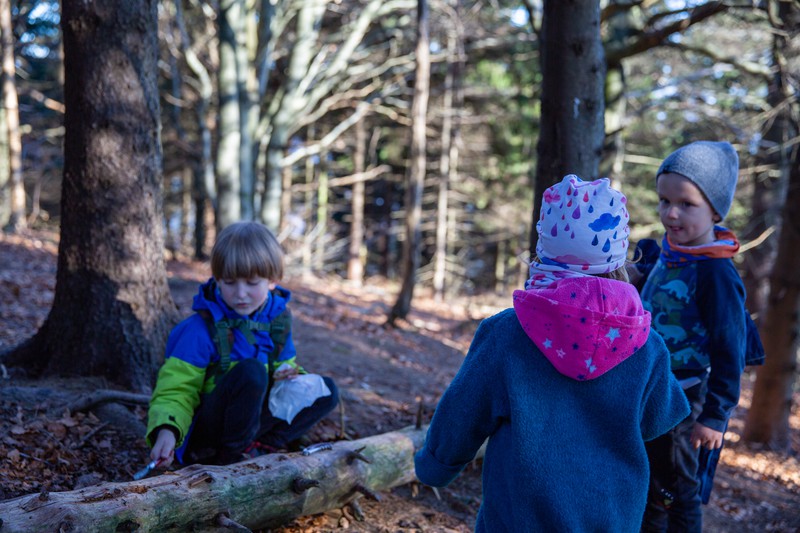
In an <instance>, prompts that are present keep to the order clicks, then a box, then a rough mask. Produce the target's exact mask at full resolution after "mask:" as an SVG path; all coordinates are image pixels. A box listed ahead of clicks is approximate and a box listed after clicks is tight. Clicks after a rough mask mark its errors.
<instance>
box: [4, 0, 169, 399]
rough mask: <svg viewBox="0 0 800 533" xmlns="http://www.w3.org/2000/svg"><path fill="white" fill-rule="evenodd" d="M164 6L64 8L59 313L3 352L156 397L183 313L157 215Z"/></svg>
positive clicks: (140, 0) (71, 4) (151, 1)
mask: <svg viewBox="0 0 800 533" xmlns="http://www.w3.org/2000/svg"><path fill="white" fill-rule="evenodd" d="M156 6H157V1H156V0H129V1H127V2H115V1H113V0H98V1H95V2H83V1H80V0H66V1H64V2H63V3H62V19H61V27H62V32H63V36H64V65H65V86H64V96H65V102H66V113H65V116H64V123H65V130H66V131H65V145H64V156H65V162H64V177H63V182H62V199H61V213H62V215H61V216H62V218H61V240H60V242H59V250H58V270H57V274H56V290H55V297H54V301H53V307H52V309H51V310H50V313H49V315H48V317H47V319H46V320H45V322H44V324H43V325H42V327H41V329H40V330H39V331H38V332H37V333H36V335H35V336H33V337H32V338H31V339H29V340H28V341H27V342H25V343H24V344H22V345H21V346H19V347H17V348H14V349H12V351H11V352H10V353H7V354H5V356H4V362H5V363H6V364H9V365H18V366H22V367H24V368H25V369H27V370H29V371H30V372H31V373H33V374H34V375H80V376H102V377H105V378H107V379H108V380H109V381H110V382H112V383H115V384H117V385H119V386H121V387H125V388H129V389H132V390H134V391H148V390H150V386H151V383H152V379H153V377H154V374H155V371H156V369H157V367H158V364H159V361H160V360H161V358H162V356H163V350H164V345H165V343H166V337H167V334H168V332H169V330H170V328H171V327H172V325H173V323H174V320H175V318H176V314H177V313H176V308H175V304H174V303H173V301H172V297H171V296H170V292H169V288H168V287H167V283H166V269H165V266H164V260H163V236H162V229H161V226H162V215H161V145H160V141H159V130H160V118H159V101H158V86H157V83H156V74H157V50H158V39H157V8H156Z"/></svg>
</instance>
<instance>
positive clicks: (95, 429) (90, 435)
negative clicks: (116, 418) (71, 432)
mask: <svg viewBox="0 0 800 533" xmlns="http://www.w3.org/2000/svg"><path fill="white" fill-rule="evenodd" d="M107 425H108V422H103V423H102V424H100V425H99V426H97V427H96V428H94V429H93V430H91V431H90V432H89V433H87V434H86V435H84V436H83V438H82V439H81V440H80V441H79V442H77V443H76V444H73V445H72V446H70V448H72V449H73V450H75V449H77V448H81V447H83V445H84V444H86V442H87V441H88V440H89V439H91V438H92V437H93V436H94V434H95V433H97V432H98V431H100V430H101V429H103V428H104V427H106V426H107Z"/></svg>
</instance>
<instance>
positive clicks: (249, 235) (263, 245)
mask: <svg viewBox="0 0 800 533" xmlns="http://www.w3.org/2000/svg"><path fill="white" fill-rule="evenodd" d="M211 274H212V275H213V276H214V278H216V279H218V280H219V279H238V278H244V279H251V278H255V277H260V278H265V279H268V280H270V281H280V279H281V278H283V249H282V248H281V245H280V243H278V239H276V238H275V235H273V234H272V232H271V231H270V230H269V229H268V228H267V227H266V226H264V225H262V224H259V223H258V222H234V223H233V224H231V225H230V226H228V227H226V228H225V229H223V230H222V231H221V232H220V233H219V235H218V236H217V241H216V242H215V243H214V247H213V248H212V249H211Z"/></svg>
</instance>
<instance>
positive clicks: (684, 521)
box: [642, 382, 705, 533]
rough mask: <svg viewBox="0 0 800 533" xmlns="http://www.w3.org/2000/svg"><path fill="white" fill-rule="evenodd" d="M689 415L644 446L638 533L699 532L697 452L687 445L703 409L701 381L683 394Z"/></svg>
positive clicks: (703, 394) (700, 511)
mask: <svg viewBox="0 0 800 533" xmlns="http://www.w3.org/2000/svg"><path fill="white" fill-rule="evenodd" d="M684 393H685V394H686V398H687V399H688V400H689V405H691V407H692V412H691V414H690V415H689V416H687V417H686V418H685V419H684V420H683V421H682V422H681V423H680V424H678V425H677V426H675V427H674V428H673V429H672V430H670V431H669V432H668V433H666V434H664V435H662V436H660V437H658V438H657V439H654V440H652V441H650V442H647V443H645V448H646V449H647V457H648V460H649V462H650V490H649V492H648V495H647V507H646V508H645V513H644V519H643V521H642V531H646V532H655V531H670V532H692V533H695V532H696V533H699V532H700V531H701V530H702V526H703V512H702V510H701V507H700V505H701V501H700V482H699V480H698V478H697V462H698V456H699V450H697V449H695V448H694V446H692V443H691V439H690V437H691V435H692V428H693V427H694V424H695V422H696V421H697V417H698V416H700V412H701V411H702V408H703V399H704V397H705V382H703V383H699V384H697V385H695V386H693V387H690V388H688V389H686V390H685V391H684Z"/></svg>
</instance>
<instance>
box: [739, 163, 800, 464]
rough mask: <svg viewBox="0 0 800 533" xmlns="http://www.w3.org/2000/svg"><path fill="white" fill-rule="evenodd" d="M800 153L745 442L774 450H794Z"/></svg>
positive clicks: (799, 284)
mask: <svg viewBox="0 0 800 533" xmlns="http://www.w3.org/2000/svg"><path fill="white" fill-rule="evenodd" d="M799 205H800V150H795V158H794V165H792V171H791V174H790V177H789V190H788V194H787V195H786V204H785V205H784V208H783V224H781V234H780V240H779V241H778V256H777V258H776V260H775V266H774V268H773V270H772V274H771V276H770V280H771V282H770V290H769V306H768V307H767V313H766V317H765V320H764V321H763V323H762V325H761V328H760V329H761V333H762V340H763V342H764V350H765V352H766V354H767V360H766V362H765V363H764V366H763V367H760V368H759V369H758V371H757V372H758V373H757V375H756V384H755V388H754V390H753V402H752V405H751V406H750V410H749V411H748V413H747V420H746V422H745V428H744V439H745V440H746V441H749V442H761V443H765V444H767V445H768V446H769V447H770V448H772V449H778V450H785V449H787V448H788V446H790V444H791V439H790V428H789V414H790V413H791V408H792V386H793V383H794V380H795V378H796V375H797V351H798V333H799V332H800V319H798V312H800V254H798V253H797V250H798V248H800V210H798V209H797V206H799Z"/></svg>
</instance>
